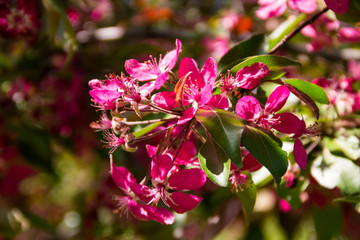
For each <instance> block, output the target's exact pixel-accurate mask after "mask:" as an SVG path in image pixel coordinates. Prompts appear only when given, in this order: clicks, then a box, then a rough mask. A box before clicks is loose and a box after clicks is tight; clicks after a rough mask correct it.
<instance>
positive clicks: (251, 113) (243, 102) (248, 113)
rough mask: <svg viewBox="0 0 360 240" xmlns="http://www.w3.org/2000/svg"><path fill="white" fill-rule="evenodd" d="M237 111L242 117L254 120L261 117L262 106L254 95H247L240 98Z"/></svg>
mask: <svg viewBox="0 0 360 240" xmlns="http://www.w3.org/2000/svg"><path fill="white" fill-rule="evenodd" d="M235 111H236V113H237V114H238V115H239V116H240V117H241V118H243V119H245V120H246V121H252V122H253V121H255V119H257V118H259V117H260V113H261V106H260V104H259V102H258V100H256V98H254V97H253V96H245V97H242V98H240V99H239V101H238V102H237V104H236V107H235Z"/></svg>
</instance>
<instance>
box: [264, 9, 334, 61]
mask: <svg viewBox="0 0 360 240" xmlns="http://www.w3.org/2000/svg"><path fill="white" fill-rule="evenodd" d="M327 10H329V8H327V7H326V8H324V9H323V10H321V11H320V12H318V13H316V14H314V15H313V16H311V17H310V18H308V19H307V20H306V21H304V22H302V23H301V24H300V25H299V26H298V27H296V28H294V29H293V30H292V31H291V33H289V34H288V35H286V36H285V37H283V39H281V41H280V42H279V43H278V44H276V46H275V47H274V48H273V49H271V51H270V52H269V54H274V53H275V52H276V51H277V50H279V48H281V47H282V46H283V45H284V44H285V43H286V42H287V41H289V40H290V39H291V38H293V37H294V36H295V35H296V34H298V33H299V32H300V31H301V29H303V28H304V27H306V26H307V25H309V24H311V23H313V22H314V21H315V20H316V19H318V18H319V17H320V16H321V15H322V14H323V13H325V12H326V11H327Z"/></svg>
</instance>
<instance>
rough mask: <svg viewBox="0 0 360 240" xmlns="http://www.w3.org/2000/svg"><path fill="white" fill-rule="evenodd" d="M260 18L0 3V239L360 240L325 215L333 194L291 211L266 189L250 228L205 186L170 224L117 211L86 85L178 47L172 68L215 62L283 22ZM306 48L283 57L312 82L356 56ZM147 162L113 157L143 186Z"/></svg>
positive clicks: (222, 193)
mask: <svg viewBox="0 0 360 240" xmlns="http://www.w3.org/2000/svg"><path fill="white" fill-rule="evenodd" d="M257 8H258V5H257V4H256V1H255V0H246V1H245V0H244V1H239V0H204V1H195V0H149V1H146V0H68V1H63V0H42V1H37V0H18V1H13V0H8V1H7V0H0V239H19V240H21V239H24V240H25V239H41V240H42V239H213V238H214V239H316V236H317V233H316V231H315V230H317V231H323V232H325V236H326V233H327V232H330V233H329V234H328V236H330V237H331V236H333V234H332V233H331V232H335V233H336V234H340V236H343V238H339V239H360V232H359V229H360V228H359V226H360V225H359V224H360V219H359V214H358V213H357V212H356V211H355V210H354V209H353V207H352V206H350V205H346V204H344V205H341V207H340V206H335V207H334V206H327V205H326V204H327V202H328V201H330V200H329V199H331V198H333V197H336V196H339V191H338V190H336V189H335V190H333V191H323V190H322V189H321V188H320V187H318V186H316V184H314V186H313V187H311V188H313V189H312V192H311V194H315V195H316V194H317V195H316V197H314V198H312V199H315V200H314V202H315V203H314V202H311V201H307V202H306V204H304V205H303V206H302V208H299V209H292V210H291V209H289V208H286V206H287V205H286V203H283V204H285V205H284V206H283V205H281V202H280V201H279V198H278V197H277V195H276V194H275V193H274V192H273V190H271V188H267V187H264V188H262V189H261V190H259V193H258V201H257V204H256V206H255V213H254V216H253V221H252V223H251V224H250V226H249V227H246V224H245V222H244V217H243V216H242V212H241V203H240V201H239V200H238V198H237V197H236V195H235V194H233V193H231V191H230V190H229V189H225V188H217V187H216V186H215V185H213V184H211V183H209V184H207V186H206V187H205V189H204V190H202V191H204V192H202V194H203V196H204V201H203V202H202V203H201V204H200V206H199V207H197V208H196V209H195V210H193V211H191V212H189V213H187V214H183V215H176V222H175V224H174V225H171V226H165V225H161V224H159V223H155V222H141V221H138V220H136V219H134V218H133V217H132V216H131V215H130V214H129V216H119V214H116V213H114V212H113V211H114V209H115V208H116V206H115V205H116V203H115V202H114V200H113V195H114V194H118V193H120V192H121V191H119V190H118V189H116V186H115V184H114V183H113V181H112V179H111V178H110V175H109V159H108V154H107V150H106V149H103V148H102V146H101V145H102V143H101V141H100V139H101V134H99V133H97V132H95V131H94V130H93V129H91V128H90V127H89V125H90V123H91V122H94V121H96V120H98V118H99V112H96V108H95V107H93V106H91V105H92V103H91V99H90V96H89V94H88V91H89V87H88V81H90V80H91V79H94V78H98V79H105V76H106V75H109V74H112V73H115V74H120V73H121V72H122V71H123V72H124V62H125V60H127V59H130V58H135V59H137V60H139V61H144V60H147V59H148V56H149V55H153V56H156V57H157V56H159V55H160V54H163V55H164V54H165V53H166V52H167V51H169V50H172V49H174V48H175V39H176V38H178V39H180V40H181V41H182V43H183V52H182V53H181V54H180V59H181V58H183V57H185V56H186V57H192V58H194V59H196V60H197V62H198V63H199V66H202V64H203V62H204V61H205V59H206V58H208V57H214V58H215V59H216V60H219V59H220V57H221V56H222V55H223V54H225V53H226V52H227V50H228V49H229V48H230V47H231V46H233V45H234V43H236V42H239V41H241V40H243V39H246V38H248V37H249V36H250V35H251V34H253V33H258V32H267V33H269V32H271V31H272V30H274V29H275V28H276V27H277V26H278V25H279V24H280V22H281V21H283V20H284V19H285V17H284V18H283V19H282V18H277V19H270V20H267V21H263V20H260V19H258V18H257V17H256V16H255V10H256V9H257ZM304 39H305V37H304V36H298V38H297V40H296V39H295V40H294V41H295V42H296V41H298V42H299V44H297V45H294V46H290V47H288V49H285V50H284V52H283V53H282V54H287V55H289V56H295V57H297V58H299V59H300V60H301V61H302V63H303V65H304V67H303V68H302V69H301V70H299V71H300V72H297V73H293V74H295V75H296V74H301V76H302V78H303V79H309V80H311V79H313V78H318V77H326V76H331V75H332V74H334V72H337V73H338V74H339V72H344V71H347V61H348V60H349V59H350V58H352V59H353V58H354V57H353V56H348V55H342V58H337V56H338V55H337V53H338V52H334V51H332V50H326V51H323V52H320V54H319V55H317V57H314V58H313V56H314V55H311V54H305V53H306V46H305V43H301V42H302V41H303V40H304ZM356 48H357V47H355V48H354V51H355V50H356ZM357 57H358V58H360V55H359V56H357ZM355 58H356V55H355ZM314 61H317V63H316V67H314ZM329 66H332V67H331V68H330V67H329ZM144 156H146V154H145V155H144V153H142V152H136V153H134V154H130V153H125V152H120V151H117V152H116V156H115V158H116V159H117V160H118V161H119V162H121V164H123V165H126V166H128V167H129V168H130V169H131V170H132V172H133V173H134V175H135V176H137V177H138V180H139V178H140V177H141V176H143V175H144V171H145V170H144V168H145V167H144V166H147V164H148V162H149V160H150V159H147V158H146V157H144ZM314 183H315V182H314ZM215 190H216V191H215ZM315 195H314V196H315ZM304 197H305V198H306V196H304ZM314 206H315V207H314ZM318 206H327V207H318ZM314 208H315V210H313V211H310V209H314ZM284 212H287V213H286V214H285V213H284ZM329 216H330V220H329ZM313 219H316V221H320V222H321V221H330V227H331V228H328V227H329V225H326V227H327V228H326V229H321V226H320V228H319V227H318V226H316V221H314V220H313ZM319 229H320V230H319ZM324 239H327V238H324ZM329 239H330V238H329Z"/></svg>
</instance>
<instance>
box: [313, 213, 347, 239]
mask: <svg viewBox="0 0 360 240" xmlns="http://www.w3.org/2000/svg"><path fill="white" fill-rule="evenodd" d="M312 216H313V220H314V225H315V229H316V234H317V237H318V239H319V240H330V239H334V237H336V236H338V235H339V234H340V231H341V229H342V223H343V217H342V211H341V208H339V207H336V206H327V207H324V208H317V207H313V208H312Z"/></svg>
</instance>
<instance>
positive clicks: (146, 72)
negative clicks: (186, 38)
mask: <svg viewBox="0 0 360 240" xmlns="http://www.w3.org/2000/svg"><path fill="white" fill-rule="evenodd" d="M180 52H181V42H180V40H179V39H176V49H175V50H172V51H170V52H168V53H167V54H166V55H165V57H164V58H162V57H161V55H160V59H159V63H158V62H157V60H156V58H153V57H152V56H150V59H151V60H149V61H146V62H144V63H139V62H138V61H137V60H135V59H130V60H127V61H126V62H125V69H126V71H127V72H128V73H129V74H130V76H132V77H133V78H136V79H137V80H138V81H148V80H154V79H155V88H156V89H159V88H160V87H161V86H162V85H163V84H164V83H165V82H166V79H167V77H168V73H169V72H170V71H171V70H172V69H173V68H174V67H175V64H176V61H177V59H178V57H179V53H180Z"/></svg>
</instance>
